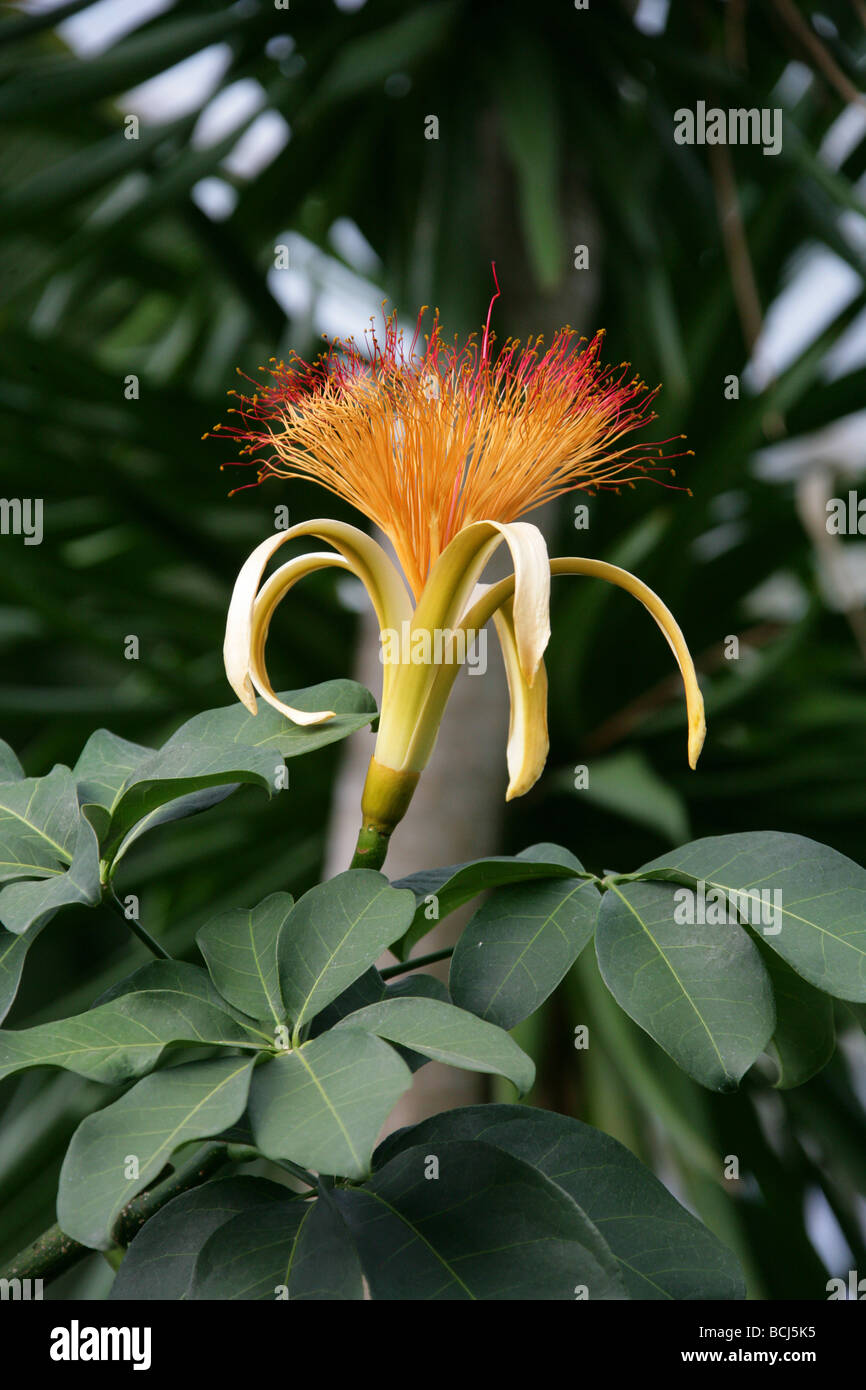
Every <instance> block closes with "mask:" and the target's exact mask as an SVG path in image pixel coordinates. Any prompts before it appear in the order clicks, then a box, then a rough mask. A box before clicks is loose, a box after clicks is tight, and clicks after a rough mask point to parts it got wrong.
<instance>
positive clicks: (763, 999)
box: [595, 883, 775, 1091]
mask: <svg viewBox="0 0 866 1390" xmlns="http://www.w3.org/2000/svg"><path fill="white" fill-rule="evenodd" d="M674 892H675V890H674V889H673V888H672V887H670V886H669V885H666V884H662V883H628V884H620V885H619V886H617V887H614V888H613V889H611V891H609V892H607V893H605V895H604V899H603V901H602V904H601V911H600V912H599V916H598V926H597V927H596V933H595V945H596V952H597V954H598V964H599V968H600V970H601V973H602V977H603V979H604V982H605V984H606V985H607V987H608V989H609V990H610V992H611V994H612V995H613V996H614V998H615V999H616V1001H617V1003H618V1004H619V1005H620V1007H621V1008H623V1009H625V1012H626V1013H627V1014H628V1015H629V1016H630V1017H631V1018H633V1019H634V1021H635V1022H636V1023H638V1024H640V1026H641V1028H643V1029H645V1031H646V1032H647V1033H649V1035H650V1037H652V1038H654V1039H655V1041H656V1042H657V1043H658V1044H659V1046H660V1047H663V1048H664V1050H665V1052H667V1053H668V1054H669V1055H670V1056H671V1057H673V1059H674V1061H675V1062H676V1063H677V1065H678V1066H680V1067H682V1069H683V1071H685V1072H687V1073H688V1075H689V1076H692V1077H694V1079H695V1080H696V1081H700V1083H701V1085H703V1086H708V1087H710V1088H711V1089H712V1090H715V1091H729V1090H733V1089H734V1088H735V1087H736V1086H737V1085H738V1083H739V1081H740V1079H741V1077H742V1076H743V1075H744V1074H745V1072H747V1071H748V1069H749V1067H750V1066H751V1065H752V1063H753V1062H754V1061H755V1060H756V1059H757V1057H759V1056H760V1054H761V1052H762V1051H763V1049H764V1047H765V1046H766V1044H767V1042H768V1040H769V1038H770V1036H771V1034H772V1032H773V1028H774V1025H775V1016H774V1012H773V993H772V990H771V988H770V981H769V979H768V977H767V972H766V971H765V969H764V967H763V965H762V964H761V958H760V956H759V954H758V950H757V947H756V946H755V944H754V942H753V941H752V940H751V939H750V937H749V935H748V933H747V932H746V931H745V930H744V928H743V927H741V926H740V925H739V924H738V923H736V922H732V923H725V924H723V925H720V926H700V925H698V926H689V925H688V924H680V923H679V922H678V921H677V920H676V916H675V914H676V912H677V900H676V899H675V897H674Z"/></svg>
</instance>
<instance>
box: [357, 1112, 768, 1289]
mask: <svg viewBox="0 0 866 1390" xmlns="http://www.w3.org/2000/svg"><path fill="white" fill-rule="evenodd" d="M454 1140H481V1141H483V1143H484V1144H490V1145H494V1146H495V1147H496V1148H500V1149H504V1150H505V1151H506V1152H508V1153H510V1154H513V1155H515V1157H517V1158H520V1159H522V1160H523V1161H524V1162H525V1163H527V1164H531V1165H532V1167H533V1168H535V1169H536V1170H538V1171H539V1172H541V1173H543V1174H544V1175H545V1177H547V1178H548V1179H549V1180H550V1181H552V1182H554V1183H556V1184H557V1185H558V1186H559V1187H561V1188H562V1189H563V1191H565V1192H567V1193H568V1195H569V1196H570V1197H571V1198H572V1200H573V1201H574V1202H575V1203H576V1204H577V1205H578V1206H579V1208H580V1209H581V1211H583V1212H584V1213H585V1214H586V1215H587V1217H588V1218H589V1219H590V1220H591V1221H592V1223H593V1225H594V1226H595V1227H596V1229H597V1230H598V1232H599V1234H600V1235H601V1236H602V1238H603V1239H604V1240H605V1241H606V1242H607V1244H608V1246H609V1248H610V1250H611V1251H612V1253H613V1255H614V1258H615V1259H616V1260H617V1261H618V1263H619V1266H620V1271H621V1274H622V1278H623V1282H624V1284H625V1287H626V1289H627V1290H628V1294H629V1297H631V1298H639V1299H682V1298H690V1299H730V1298H742V1297H743V1296H744V1289H743V1281H742V1276H741V1274H740V1271H739V1269H738V1267H737V1262H736V1260H735V1259H734V1257H733V1255H732V1254H731V1252H730V1251H729V1250H727V1249H726V1248H725V1246H724V1245H722V1243H721V1241H719V1240H717V1239H716V1237H715V1236H714V1235H712V1234H711V1233H710V1232H709V1231H708V1230H707V1229H706V1227H704V1226H702V1225H701V1223H700V1222H699V1221H698V1220H696V1219H695V1217H693V1216H692V1215H691V1214H690V1213H689V1212H687V1211H686V1210H685V1209H684V1208H683V1207H681V1206H680V1204H679V1203H678V1202H677V1201H675V1200H674V1198H673V1197H672V1196H671V1195H670V1193H669V1192H668V1191H667V1190H666V1188H664V1187H663V1186H662V1184H661V1183H660V1182H659V1180H658V1179H657V1178H656V1177H655V1176H654V1175H653V1174H652V1173H651V1172H650V1171H649V1169H647V1168H644V1167H643V1165H642V1164H641V1163H639V1162H638V1160H637V1159H636V1158H635V1157H634V1155H633V1154H631V1153H629V1151H628V1149H626V1148H625V1147H624V1145H622V1144H620V1143H618V1142H617V1141H616V1140H615V1139H611V1138H610V1136H609V1135H607V1134H603V1133H602V1132H601V1131H600V1130H597V1129H593V1128H592V1127H591V1126H590V1125H586V1124H582V1123H581V1121H579V1120H573V1119H570V1118H568V1117H567V1116H564V1115H555V1114H552V1113H551V1112H550V1111H546V1110H532V1109H527V1108H526V1107H524V1106H518V1105H471V1106H465V1107H463V1108H461V1109H459V1110H452V1111H450V1112H448V1113H446V1114H443V1115H435V1116H433V1117H432V1118H431V1119H429V1120H423V1121H422V1122H421V1123H420V1124H417V1125H412V1126H410V1128H408V1129H404V1130H400V1131H399V1132H398V1133H397V1134H392V1135H389V1137H388V1138H387V1139H386V1140H385V1141H384V1143H383V1144H381V1145H380V1146H379V1148H378V1149H377V1150H376V1153H375V1155H374V1164H375V1167H376V1169H377V1171H378V1170H379V1169H382V1168H384V1167H385V1166H387V1165H388V1164H389V1163H390V1161H391V1160H392V1159H393V1158H394V1157H395V1156H396V1155H398V1154H400V1153H401V1152H402V1151H403V1150H404V1149H406V1148H409V1147H411V1148H412V1149H414V1151H415V1152H421V1153H424V1152H425V1151H426V1152H427V1153H434V1154H435V1153H438V1151H439V1149H438V1146H439V1145H440V1144H441V1143H442V1142H449V1143H450V1142H452V1141H454ZM431 1186H435V1184H434V1183H431Z"/></svg>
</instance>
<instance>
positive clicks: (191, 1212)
mask: <svg viewBox="0 0 866 1390" xmlns="http://www.w3.org/2000/svg"><path fill="white" fill-rule="evenodd" d="M285 1200H286V1189H285V1188H284V1187H282V1186H281V1185H280V1184H279V1183H275V1182H268V1181H267V1180H266V1179H265V1178H218V1179H217V1180H216V1181H214V1182H206V1183H203V1184H202V1186H201V1187H195V1188H193V1190H192V1191H191V1192H181V1193H180V1195H179V1196H177V1197H173V1198H172V1200H171V1201H170V1202H166V1204H165V1206H164V1207H161V1208H160V1209H159V1211H158V1212H156V1213H155V1215H153V1216H152V1217H151V1218H150V1220H149V1221H146V1222H145V1224H144V1225H143V1226H142V1228H141V1230H140V1231H139V1232H138V1233H137V1234H136V1236H135V1237H134V1239H133V1240H132V1241H131V1243H130V1245H129V1248H128V1250H127V1252H126V1255H125V1256H124V1259H123V1263H122V1264H121V1266H120V1269H119V1270H118V1272H117V1278H116V1279H115V1281H114V1283H113V1284H112V1287H111V1293H110V1294H109V1298H110V1299H111V1300H112V1301H118V1300H120V1301H124V1300H127V1299H128V1300H130V1301H133V1300H135V1301H138V1300H142V1299H159V1300H169V1299H170V1300H173V1301H175V1302H179V1301H180V1300H181V1299H185V1298H189V1297H191V1296H192V1294H191V1290H192V1281H193V1272H194V1270H195V1266H196V1260H197V1258H198V1256H199V1254H200V1253H201V1251H202V1248H203V1246H204V1245H205V1243H206V1242H207V1240H208V1238H209V1236H211V1235H213V1233H214V1232H215V1231H217V1230H219V1229H225V1227H226V1226H228V1225H229V1224H230V1223H231V1221H232V1218H233V1217H234V1216H236V1215H237V1214H238V1213H239V1212H246V1213H247V1214H249V1213H250V1212H252V1211H254V1210H256V1209H262V1210H264V1211H271V1210H273V1208H274V1206H275V1205H277V1204H279V1205H281V1206H282V1205H284V1204H285Z"/></svg>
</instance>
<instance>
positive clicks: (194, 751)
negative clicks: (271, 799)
mask: <svg viewBox="0 0 866 1390" xmlns="http://www.w3.org/2000/svg"><path fill="white" fill-rule="evenodd" d="M281 698H283V697H281ZM290 699H291V700H292V701H293V702H294V704H295V707H296V708H298V709H305V710H314V709H333V710H334V711H335V717H334V718H333V719H331V720H329V721H328V722H326V723H324V724H317V725H310V726H306V727H305V726H301V725H298V724H292V723H291V721H290V720H288V719H286V718H285V717H284V716H283V715H281V714H279V713H278V712H277V711H276V710H275V709H273V708H272V706H270V705H267V704H264V703H263V704H262V705H261V706H260V708H259V711H258V714H256V715H251V714H250V713H249V711H248V710H246V709H244V708H243V706H242V705H240V704H238V703H236V704H234V705H228V706H226V707H225V708H223V709H216V710H208V711H206V712H205V713H204V714H198V715H196V716H195V717H194V718H193V719H190V720H189V721H188V722H187V723H186V724H184V725H183V726H182V727H181V728H180V729H178V730H177V732H176V733H174V734H172V736H171V738H170V739H169V740H168V741H167V742H166V743H165V744H163V746H162V748H161V749H160V750H159V752H157V753H154V754H152V756H151V757H150V758H147V759H144V760H142V761H141V762H140V763H138V764H137V766H136V767H135V768H134V770H133V772H132V773H131V774H130V776H129V777H128V778H127V779H126V781H124V782H123V783H122V785H121V786H120V787H119V788H118V790H117V792H116V793H115V796H114V799H113V801H112V802H111V805H110V807H109V812H110V818H111V819H110V827H109V828H108V830H107V831H106V833H105V837H104V843H103V855H104V856H105V857H112V856H115V855H117V854H118V853H120V852H122V851H123V849H124V848H125V843H124V841H126V843H128V842H129V839H130V837H131V832H132V833H134V827H136V826H137V825H138V823H139V822H143V821H144V820H145V819H146V818H147V817H152V816H153V815H154V813H155V812H157V811H159V810H160V809H161V808H163V807H164V806H165V805H166V803H167V802H177V801H178V800H180V799H181V798H185V797H188V796H190V795H193V794H200V793H202V792H204V791H206V790H207V789H211V788H215V787H224V786H226V785H234V784H237V783H241V782H253V783H255V784H257V785H258V786H260V787H263V788H264V789H265V791H267V792H268V794H269V795H270V794H271V793H272V792H273V791H274V790H275V788H276V787H277V786H278V785H279V780H278V779H279V773H280V770H281V769H282V768H283V767H284V765H285V764H284V759H286V758H294V757H300V756H301V755H302V754H304V753H310V752H312V751H313V750H314V749H317V748H322V747H325V746H326V745H327V744H329V743H334V742H336V741H337V740H338V739H341V738H345V737H346V736H347V734H350V733H354V732H356V730H358V729H362V728H364V727H365V726H366V725H368V724H369V723H370V722H371V720H373V719H374V718H375V717H376V704H375V701H374V700H373V697H372V696H371V695H370V693H369V691H367V690H365V689H364V688H363V686H360V685H357V684H356V683H355V682H354V681H349V680H339V681H326V682H324V683H323V684H322V685H317V686H311V687H309V688H308V689H306V690H299V691H294V692H291V694H287V695H286V696H285V700H286V702H287V703H288V701H289V700H290ZM194 809H195V807H194Z"/></svg>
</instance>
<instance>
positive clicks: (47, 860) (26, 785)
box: [0, 767, 79, 880]
mask: <svg viewBox="0 0 866 1390" xmlns="http://www.w3.org/2000/svg"><path fill="white" fill-rule="evenodd" d="M78 822H79V813H78V801H77V799H76V796H75V782H74V779H73V776H72V773H71V772H70V771H69V768H68V767H55V768H54V770H53V771H52V772H49V773H48V775H47V777H23V778H19V779H17V780H14V781H8V782H3V783H2V784H0V880H4V879H5V880H10V879H16V878H46V877H48V876H50V875H54V874H62V873H63V872H64V871H65V869H66V868H67V867H68V866H69V864H70V863H71V862H72V855H73V852H74V848H75V838H76V835H77V832H78Z"/></svg>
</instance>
